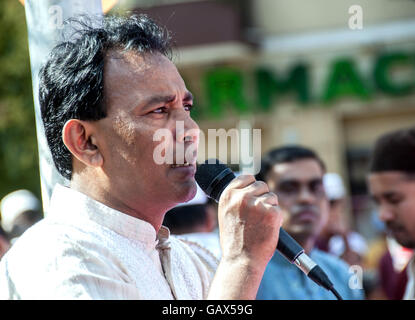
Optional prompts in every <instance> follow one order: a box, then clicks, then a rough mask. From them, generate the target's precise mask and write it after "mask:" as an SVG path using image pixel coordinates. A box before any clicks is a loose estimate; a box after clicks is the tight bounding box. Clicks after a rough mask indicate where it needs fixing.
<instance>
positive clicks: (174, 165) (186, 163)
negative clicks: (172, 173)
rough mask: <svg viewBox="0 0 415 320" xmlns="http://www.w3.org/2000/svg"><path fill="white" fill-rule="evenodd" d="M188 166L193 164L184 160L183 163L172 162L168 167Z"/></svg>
mask: <svg viewBox="0 0 415 320" xmlns="http://www.w3.org/2000/svg"><path fill="white" fill-rule="evenodd" d="M190 166H193V164H192V163H188V162H185V163H182V164H176V163H174V164H172V165H171V166H170V167H171V168H180V167H190Z"/></svg>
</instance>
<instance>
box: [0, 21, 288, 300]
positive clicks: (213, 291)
mask: <svg viewBox="0 0 415 320" xmlns="http://www.w3.org/2000/svg"><path fill="white" fill-rule="evenodd" d="M79 26H80V29H79V30H77V37H76V39H75V40H73V41H71V42H63V43H61V44H59V45H58V46H57V47H55V48H54V49H53V51H52V52H51V54H50V56H49V59H48V60H47V62H46V63H45V65H44V66H43V68H42V69H41V71H40V89H39V100H40V104H41V111H42V119H43V123H44V127H45V133H46V138H47V141H48V144H49V147H50V149H51V152H52V157H53V160H54V163H55V165H56V167H57V169H58V171H59V172H60V173H61V174H62V175H63V176H64V177H66V178H67V179H68V180H69V181H70V183H69V187H65V186H61V185H58V186H57V187H56V188H55V190H54V192H53V195H52V199H51V204H50V209H49V212H48V214H47V217H46V218H45V219H43V220H42V221H41V222H39V223H38V224H36V225H35V226H34V227H32V228H31V229H29V230H28V231H27V232H26V233H25V234H24V235H23V236H22V237H21V238H20V239H19V240H18V241H17V242H16V243H15V245H14V246H13V248H12V249H11V250H10V251H9V252H8V253H7V254H6V255H5V257H4V258H3V259H2V261H1V263H0V299H206V298H212V299H254V298H255V296H256V292H257V289H258V286H259V283H260V281H261V278H262V275H263V272H264V270H265V267H266V265H267V263H268V261H269V260H270V258H271V256H272V255H273V253H274V251H275V248H276V245H277V242H278V235H279V228H280V226H281V223H282V215H281V213H280V211H279V209H278V206H277V204H278V200H277V197H276V195H275V194H273V193H270V192H269V189H268V187H267V186H266V184H265V183H262V182H255V179H254V177H253V176H240V177H238V178H237V179H235V180H234V181H232V183H231V184H230V185H229V186H228V187H227V188H226V190H225V191H224V193H223V195H222V197H221V202H220V204H219V223H220V238H221V247H222V259H221V261H220V263H219V265H218V267H217V269H216V270H215V274H214V276H213V278H212V275H213V272H214V270H213V269H209V268H207V267H206V266H205V265H204V264H203V262H202V260H201V259H199V257H198V256H197V254H196V253H194V252H193V251H192V250H191V248H190V247H188V246H187V245H186V244H184V243H182V242H181V241H180V240H178V239H175V238H171V237H169V231H168V229H166V228H164V227H163V226H162V225H161V224H162V221H163V217H164V214H165V212H166V211H168V210H169V209H170V208H172V207H174V206H175V205H177V204H178V203H181V202H186V201H188V200H190V199H191V198H192V197H193V196H194V195H195V193H196V184H195V180H194V174H195V170H196V165H195V162H196V152H193V153H192V152H190V153H189V152H187V153H186V154H190V155H191V156H190V157H186V160H185V161H183V162H174V163H164V164H157V163H156V161H155V159H154V158H153V154H154V149H155V148H156V147H157V145H158V144H160V142H158V141H154V135H155V133H156V132H157V130H164V131H166V130H168V131H170V132H171V135H172V137H173V140H174V141H173V145H174V148H173V153H177V152H178V149H181V150H182V151H185V152H186V151H188V150H192V149H193V150H194V151H197V142H198V135H197V133H196V132H197V129H198V127H197V124H196V123H195V122H194V121H193V120H192V119H191V117H190V110H191V108H192V103H193V101H192V95H191V93H190V92H189V91H188V90H187V89H186V86H185V83H184V81H183V79H182V78H181V76H180V74H179V73H178V71H177V69H176V67H175V66H174V64H173V63H172V62H171V61H170V59H169V58H168V57H169V53H170V48H169V36H168V34H166V32H165V30H164V29H162V28H161V27H159V26H158V25H156V24H155V23H154V22H153V21H152V20H151V19H149V18H148V17H147V16H144V15H138V16H132V17H129V18H121V17H106V18H104V20H103V21H102V22H100V25H99V26H98V27H96V26H95V27H92V24H88V23H86V22H83V23H80V25H79ZM178 123H180V124H181V125H183V130H182V131H183V132H181V133H180V131H177V130H176V127H177V126H178ZM177 132H179V133H177ZM173 159H176V157H173Z"/></svg>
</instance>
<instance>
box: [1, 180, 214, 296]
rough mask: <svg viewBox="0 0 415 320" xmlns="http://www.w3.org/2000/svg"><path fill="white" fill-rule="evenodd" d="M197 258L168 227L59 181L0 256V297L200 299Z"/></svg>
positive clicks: (204, 270)
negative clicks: (42, 210)
mask: <svg viewBox="0 0 415 320" xmlns="http://www.w3.org/2000/svg"><path fill="white" fill-rule="evenodd" d="M202 258H203V257H202ZM202 260H203V259H202ZM202 260H201V259H200V258H199V257H198V256H197V254H196V253H195V252H194V251H193V250H192V249H191V248H190V247H189V246H188V245H187V244H185V243H184V242H183V241H181V240H179V239H177V238H174V237H170V236H169V231H168V229H167V228H164V227H161V229H160V231H159V232H158V234H156V231H155V229H154V228H153V226H152V225H150V224H149V223H147V222H145V221H142V220H139V219H136V218H133V217H131V216H128V215H126V214H124V213H122V212H119V211H117V210H114V209H112V208H109V207H107V206H105V205H104V204H102V203H100V202H97V201H95V200H93V199H91V198H89V197H87V196H86V195H84V194H82V193H80V192H77V191H75V190H73V189H70V188H67V187H63V186H59V185H58V186H56V188H55V190H54V193H53V195H52V199H51V205H50V211H49V212H48V215H47V217H46V218H45V219H43V220H42V221H41V222H39V223H37V224H36V225H35V226H33V227H32V228H30V229H29V230H27V231H26V232H25V233H24V234H23V235H22V237H21V238H20V239H19V240H18V241H17V242H16V243H15V244H14V246H13V247H12V248H11V249H10V250H9V252H8V253H7V254H6V255H5V256H4V257H3V259H2V260H1V262H0V299H204V298H206V296H207V293H208V288H209V284H210V280H211V277H212V275H213V269H212V268H211V267H212V265H209V266H206V265H205V264H204V263H203V262H202ZM203 261H204V260H203ZM204 262H206V261H204ZM213 268H214V266H213Z"/></svg>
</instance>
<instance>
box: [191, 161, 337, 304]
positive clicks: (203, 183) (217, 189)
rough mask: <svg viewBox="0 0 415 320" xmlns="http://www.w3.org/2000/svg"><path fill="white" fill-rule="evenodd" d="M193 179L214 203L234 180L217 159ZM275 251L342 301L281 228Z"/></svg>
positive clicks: (206, 163) (314, 265)
mask: <svg viewBox="0 0 415 320" xmlns="http://www.w3.org/2000/svg"><path fill="white" fill-rule="evenodd" d="M195 179H196V182H197V183H198V185H199V186H200V188H201V189H202V190H203V191H204V192H205V193H206V195H207V196H208V197H210V198H212V199H214V200H215V201H216V202H219V198H220V196H221V194H222V192H223V190H225V188H226V187H227V186H228V184H229V183H230V182H231V181H232V180H233V179H235V174H234V173H233V172H232V170H231V169H229V168H228V167H227V166H226V165H225V164H223V163H221V162H219V160H217V159H209V160H206V161H205V163H203V164H200V165H198V167H197V171H196V174H195ZM277 250H278V251H279V252H280V253H281V254H282V255H283V256H284V257H285V258H286V259H287V260H288V261H289V262H290V263H292V264H295V265H296V266H297V267H298V268H299V269H300V270H301V271H302V272H304V273H305V274H306V275H307V276H308V277H309V278H310V279H311V280H313V281H314V282H315V283H317V284H318V285H320V286H322V287H323V288H325V289H327V290H329V291H331V292H332V293H333V294H334V295H335V296H336V298H337V299H338V300H343V299H342V297H341V296H340V295H339V293H338V292H337V291H336V290H335V289H334V286H333V283H332V282H331V281H330V279H329V277H328V276H327V275H326V273H325V272H324V271H323V269H321V268H320V267H319V266H318V265H317V263H315V262H314V261H313V260H312V259H311V258H310V257H309V256H308V255H307V254H306V253H305V252H304V249H303V248H302V247H301V246H300V245H299V244H298V242H297V241H295V240H294V239H293V238H292V237H291V236H290V235H289V234H288V233H287V232H286V231H285V230H284V229H283V228H280V233H279V239H278V244H277Z"/></svg>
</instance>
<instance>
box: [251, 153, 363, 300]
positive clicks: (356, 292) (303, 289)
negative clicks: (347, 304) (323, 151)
mask: <svg viewBox="0 0 415 320" xmlns="http://www.w3.org/2000/svg"><path fill="white" fill-rule="evenodd" d="M262 159H263V160H262V164H261V171H260V173H259V174H258V176H257V180H262V181H265V182H266V183H267V184H268V186H269V189H270V191H272V192H274V193H276V194H277V195H278V199H279V205H280V207H281V209H282V212H283V217H284V220H283V228H284V229H285V230H286V231H287V232H288V233H289V234H290V235H291V236H292V237H293V238H294V239H295V240H297V242H298V243H299V244H300V245H301V246H302V247H303V248H304V250H305V251H306V253H307V254H309V255H310V257H311V258H312V259H313V260H314V261H315V262H316V263H317V264H319V265H320V266H321V267H322V268H323V269H324V270H325V272H326V273H327V275H328V276H329V278H330V279H332V281H333V283H334V286H335V287H336V288H338V291H339V293H340V294H341V295H342V297H343V298H344V299H359V298H362V292H363V291H362V290H361V288H359V286H353V285H352V286H349V282H350V281H349V280H350V278H351V276H352V274H351V273H349V267H348V265H347V264H346V263H345V262H343V261H341V260H340V259H338V258H336V257H334V256H331V255H329V254H327V253H324V252H322V251H320V250H318V249H315V248H314V245H315V241H316V238H317V236H318V235H319V233H320V231H321V229H322V227H323V226H324V224H325V223H326V222H327V217H328V200H327V197H326V193H325V190H324V186H323V176H324V173H325V171H326V169H325V165H324V163H323V161H322V160H321V159H320V157H319V156H318V155H317V154H316V153H315V152H314V151H312V150H310V149H307V148H304V147H301V146H286V147H281V148H277V149H273V150H271V151H269V152H268V153H267V154H265V155H264V156H263V158H262ZM352 282H353V281H352ZM351 287H353V288H354V289H352V288H351ZM334 298H335V297H334V296H333V295H332V294H331V293H330V292H328V291H327V290H326V289H324V288H322V287H319V286H318V285H317V284H315V283H314V282H312V281H311V280H309V279H308V278H307V277H306V276H305V275H304V274H303V273H302V272H301V271H300V270H299V269H298V268H295V267H294V266H292V265H291V264H290V263H289V262H288V261H287V260H285V258H284V257H283V256H282V255H281V254H279V253H278V252H276V253H275V254H274V256H273V258H272V259H271V261H270V262H269V264H268V266H267V269H266V270H265V274H264V277H263V279H262V282H261V285H260V288H259V291H258V294H257V299H266V300H268V299H271V300H274V299H275V300H276V299H278V300H279V299H287V300H297V299H300V300H303V299H316V300H326V299H334Z"/></svg>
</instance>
